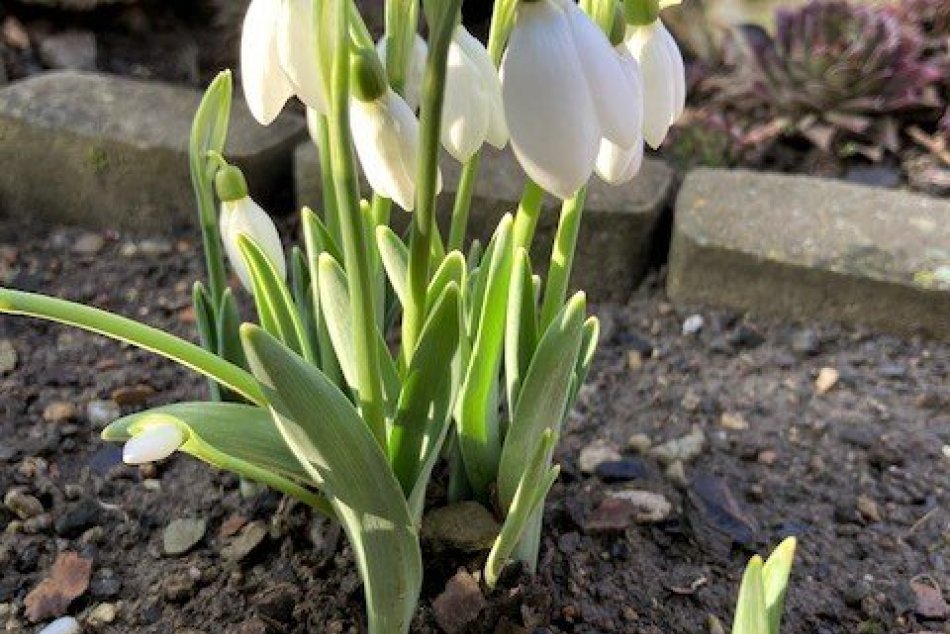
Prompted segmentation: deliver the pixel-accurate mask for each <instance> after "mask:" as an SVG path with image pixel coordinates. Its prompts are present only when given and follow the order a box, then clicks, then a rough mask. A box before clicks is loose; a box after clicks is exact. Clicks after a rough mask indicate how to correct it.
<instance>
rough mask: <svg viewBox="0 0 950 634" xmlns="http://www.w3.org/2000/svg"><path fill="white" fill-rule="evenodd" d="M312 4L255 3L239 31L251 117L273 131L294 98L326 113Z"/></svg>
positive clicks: (308, 0)
mask: <svg viewBox="0 0 950 634" xmlns="http://www.w3.org/2000/svg"><path fill="white" fill-rule="evenodd" d="M316 7H317V3H316V2H313V0H251V3H250V5H249V6H248V8H247V13H246V14H245V16H244V26H243V28H242V30H241V80H242V85H243V87H244V97H245V99H246V101H247V105H248V108H250V110H251V114H253V115H254V118H255V119H257V120H258V122H260V123H261V124H262V125H269V124H270V123H271V122H272V121H273V120H274V119H275V118H277V115H278V114H280V111H281V109H283V107H284V104H285V103H286V102H287V100H288V99H289V98H290V97H291V96H292V95H295V94H296V95H297V96H298V97H299V98H300V100H301V101H303V102H304V103H305V104H306V105H307V106H308V107H310V108H314V109H316V110H318V111H320V112H326V110H327V107H326V99H325V96H324V94H323V92H324V85H323V76H322V73H321V68H320V62H319V58H318V50H317V32H316V19H315V15H314V11H316Z"/></svg>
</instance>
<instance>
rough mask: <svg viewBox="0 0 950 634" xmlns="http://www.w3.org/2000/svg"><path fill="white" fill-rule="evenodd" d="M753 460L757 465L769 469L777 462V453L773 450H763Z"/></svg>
mask: <svg viewBox="0 0 950 634" xmlns="http://www.w3.org/2000/svg"><path fill="white" fill-rule="evenodd" d="M755 459H756V461H757V462H758V463H759V464H761V465H765V466H766V467H771V466H772V465H774V464H775V461H776V460H778V452H776V451H775V450H774V449H763V450H762V451H760V452H759V455H758V456H756V458H755Z"/></svg>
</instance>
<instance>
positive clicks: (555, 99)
mask: <svg viewBox="0 0 950 634" xmlns="http://www.w3.org/2000/svg"><path fill="white" fill-rule="evenodd" d="M501 82H502V96H503V99H504V104H505V118H506V120H507V122H508V130H509V132H510V134H511V146H512V148H513V149H514V152H515V156H516V157H517V158H518V162H519V163H521V166H522V167H523V168H524V170H525V172H527V174H528V176H529V177H530V178H531V179H532V180H534V181H535V182H536V183H537V184H538V185H540V186H541V187H542V188H544V189H545V190H547V191H549V192H551V193H553V194H555V195H557V196H560V197H561V198H569V197H571V196H573V195H574V193H575V192H576V191H577V190H578V189H579V188H580V187H581V186H582V185H583V184H584V183H586V182H587V180H588V179H589V178H590V175H591V173H592V172H593V170H594V162H595V160H596V158H597V153H598V150H599V147H600V139H601V137H602V133H601V125H600V121H599V120H598V117H597V111H596V108H595V106H594V102H593V99H592V96H591V93H590V88H589V86H588V82H587V78H586V77H585V75H584V68H583V66H582V65H581V60H580V58H579V56H578V53H577V49H576V47H575V45H574V35H573V32H572V27H571V24H570V22H569V20H568V17H567V15H566V13H565V11H564V10H563V9H562V8H561V7H560V6H558V5H557V4H555V2H554V1H553V0H537V1H534V2H522V3H520V4H519V5H518V15H517V17H516V20H515V26H514V28H513V29H512V32H511V37H510V39H509V41H508V50H507V51H506V52H505V56H504V59H503V60H502V64H501Z"/></svg>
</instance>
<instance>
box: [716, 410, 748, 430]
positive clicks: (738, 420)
mask: <svg viewBox="0 0 950 634" xmlns="http://www.w3.org/2000/svg"><path fill="white" fill-rule="evenodd" d="M719 424H720V425H721V426H723V427H725V428H726V429H731V430H733V431H744V430H746V429H748V428H749V423H748V422H747V421H746V419H745V418H744V417H743V416H742V414H737V413H734V412H723V413H722V416H720V417H719Z"/></svg>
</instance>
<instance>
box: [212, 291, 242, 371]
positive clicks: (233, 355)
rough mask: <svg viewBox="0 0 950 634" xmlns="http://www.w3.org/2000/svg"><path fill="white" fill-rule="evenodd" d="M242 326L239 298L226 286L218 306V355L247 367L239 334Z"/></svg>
mask: <svg viewBox="0 0 950 634" xmlns="http://www.w3.org/2000/svg"><path fill="white" fill-rule="evenodd" d="M240 327H241V312H240V311H239V310H238V306H237V300H235V299H234V293H233V292H232V291H231V289H230V288H226V289H224V294H223V295H222V296H221V306H219V307H218V355H219V356H220V357H222V358H223V359H227V360H228V361H230V362H231V363H233V364H235V365H237V366H240V367H241V368H247V359H246V358H245V357H244V348H242V347H241V338H240V336H239V335H238V329H239V328H240Z"/></svg>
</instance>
